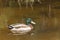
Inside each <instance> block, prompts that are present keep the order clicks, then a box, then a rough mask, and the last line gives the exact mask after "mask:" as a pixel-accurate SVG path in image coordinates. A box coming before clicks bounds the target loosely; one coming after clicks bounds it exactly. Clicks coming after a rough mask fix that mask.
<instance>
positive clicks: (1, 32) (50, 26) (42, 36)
mask: <svg viewBox="0 0 60 40" xmlns="http://www.w3.org/2000/svg"><path fill="white" fill-rule="evenodd" d="M54 6H56V5H55V4H54V5H53V6H52V9H51V14H49V8H48V6H47V5H44V6H43V5H41V6H35V7H34V9H33V10H32V9H31V8H25V7H22V8H17V7H14V8H11V7H3V8H0V40H60V11H59V10H60V9H57V8H54ZM28 17H31V18H32V19H33V20H34V21H35V22H36V25H34V30H33V31H32V32H33V33H34V35H32V36H31V35H30V34H26V35H12V34H9V33H11V32H10V31H9V29H8V28H7V26H8V25H10V24H13V23H23V22H24V19H25V18H28Z"/></svg>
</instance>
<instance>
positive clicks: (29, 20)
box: [26, 18, 35, 25]
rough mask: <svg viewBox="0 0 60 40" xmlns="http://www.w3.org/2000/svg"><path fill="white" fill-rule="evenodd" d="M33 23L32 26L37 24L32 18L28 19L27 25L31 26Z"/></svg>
mask: <svg viewBox="0 0 60 40" xmlns="http://www.w3.org/2000/svg"><path fill="white" fill-rule="evenodd" d="M31 23H32V24H35V22H33V21H32V19H31V18H27V19H26V24H27V25H29V24H31Z"/></svg>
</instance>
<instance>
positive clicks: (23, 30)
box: [8, 18, 36, 35]
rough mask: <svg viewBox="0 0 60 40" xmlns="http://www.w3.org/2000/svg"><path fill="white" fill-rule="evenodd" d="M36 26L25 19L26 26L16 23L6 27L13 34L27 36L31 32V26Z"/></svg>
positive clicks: (29, 19) (28, 19)
mask: <svg viewBox="0 0 60 40" xmlns="http://www.w3.org/2000/svg"><path fill="white" fill-rule="evenodd" d="M31 23H32V24H36V23H35V22H33V21H32V20H31V18H27V19H26V24H21V23H16V24H11V25H9V26H8V28H9V29H10V31H11V32H12V33H13V34H21V35H23V34H27V33H29V32H30V31H32V29H33V26H32V24H31Z"/></svg>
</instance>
